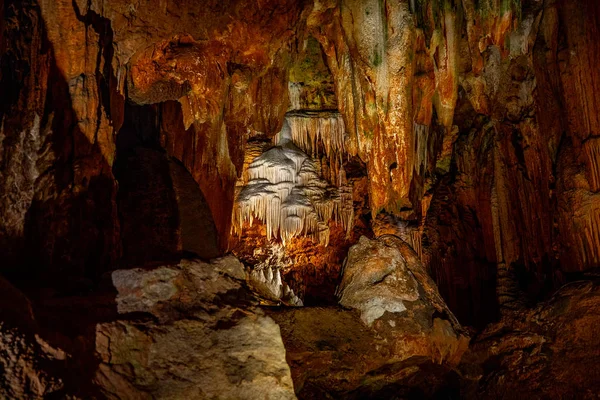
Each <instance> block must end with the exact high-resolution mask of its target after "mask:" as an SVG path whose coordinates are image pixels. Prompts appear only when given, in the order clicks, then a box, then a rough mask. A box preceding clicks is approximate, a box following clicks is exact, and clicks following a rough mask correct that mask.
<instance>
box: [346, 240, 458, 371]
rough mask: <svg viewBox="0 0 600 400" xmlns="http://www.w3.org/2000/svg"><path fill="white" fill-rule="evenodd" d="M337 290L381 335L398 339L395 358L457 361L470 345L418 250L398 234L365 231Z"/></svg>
mask: <svg viewBox="0 0 600 400" xmlns="http://www.w3.org/2000/svg"><path fill="white" fill-rule="evenodd" d="M338 296H339V299H340V301H339V302H340V305H342V306H343V307H347V308H351V309H355V310H358V311H359V313H360V318H361V321H362V322H363V323H364V324H365V325H367V326H368V327H370V328H372V329H373V330H374V331H375V332H376V334H377V335H381V336H383V337H387V338H388V339H389V342H390V343H396V345H394V351H393V353H392V354H393V358H395V359H398V360H401V359H406V358H409V357H412V356H415V355H418V356H426V357H429V358H431V360H432V361H434V362H438V363H443V362H447V363H450V364H456V363H458V361H460V357H461V355H462V353H463V352H464V350H465V349H466V347H467V345H468V338H467V336H466V335H465V334H464V333H463V330H462V328H461V326H460V324H459V323H458V321H457V320H456V318H455V317H454V315H453V314H452V312H451V311H450V310H449V309H448V307H447V306H446V304H445V303H444V301H443V300H442V299H441V297H440V295H439V293H438V292H437V288H436V286H435V284H434V283H433V281H432V280H431V278H430V277H429V276H428V275H427V273H426V272H425V269H424V268H423V265H422V264H421V262H420V261H419V259H418V257H417V255H416V254H415V253H414V251H413V250H412V249H411V248H410V246H408V245H407V244H406V243H405V242H403V241H402V240H401V239H399V238H397V237H395V236H392V235H386V236H382V237H380V238H379V239H376V240H370V239H367V238H366V237H364V236H362V237H361V238H360V240H359V241H358V243H357V244H356V245H354V246H352V247H351V248H350V251H349V252H348V257H347V258H346V261H345V262H344V268H343V272H342V281H341V283H340V285H339V288H338Z"/></svg>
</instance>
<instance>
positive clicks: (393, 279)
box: [269, 236, 469, 399]
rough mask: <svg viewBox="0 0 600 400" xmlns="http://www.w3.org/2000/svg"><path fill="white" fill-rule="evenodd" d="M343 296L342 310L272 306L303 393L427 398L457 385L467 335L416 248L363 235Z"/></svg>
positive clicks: (389, 238) (349, 267)
mask: <svg viewBox="0 0 600 400" xmlns="http://www.w3.org/2000/svg"><path fill="white" fill-rule="evenodd" d="M338 296H339V299H340V305H341V306H342V307H311V308H307V307H303V308H294V309H272V310H270V311H269V315H271V316H272V317H273V319H275V321H277V323H278V324H279V326H280V327H281V332H282V336H283V341H284V343H285V346H286V350H287V358H288V361H289V363H290V367H291V369H292V377H293V379H294V384H295V387H296V392H297V393H298V397H300V398H304V399H313V398H314V399H318V398H388V397H389V396H390V394H389V393H392V392H394V393H397V394H398V393H399V394H402V393H405V394H406V395H407V396H408V395H409V394H410V395H412V396H417V397H419V396H420V397H425V398H427V397H432V396H437V395H444V396H447V395H448V393H450V392H449V391H451V392H452V393H454V391H455V390H458V389H457V385H458V384H457V382H458V377H457V375H456V372H455V371H454V368H455V366H456V365H457V364H458V363H459V361H460V360H461V357H462V355H463V353H464V351H465V350H466V348H467V346H468V343H469V338H468V336H467V335H466V334H465V333H464V331H463V329H462V328H461V326H460V324H459V323H458V322H457V321H456V318H454V316H453V314H452V313H451V312H450V311H449V310H448V308H447V306H446V305H445V303H444V302H443V300H442V299H441V297H440V296H439V293H438V292H437V288H436V286H435V284H434V283H433V282H432V280H431V278H429V276H428V275H427V273H426V272H425V270H424V268H423V266H422V264H421V263H420V261H419V260H418V257H417V255H416V254H415V253H414V251H413V250H412V249H411V248H410V246H408V245H407V244H406V243H404V242H403V241H402V240H400V239H399V238H397V237H394V236H384V237H381V238H379V239H377V240H369V239H367V238H365V237H361V239H360V240H359V242H358V243H357V244H356V245H355V246H353V247H352V248H351V249H350V251H349V253H348V257H347V259H346V261H345V264H344V269H343V276H342V281H341V283H340V285H339V288H338ZM390 391H391V392H390ZM328 396H329V397H328Z"/></svg>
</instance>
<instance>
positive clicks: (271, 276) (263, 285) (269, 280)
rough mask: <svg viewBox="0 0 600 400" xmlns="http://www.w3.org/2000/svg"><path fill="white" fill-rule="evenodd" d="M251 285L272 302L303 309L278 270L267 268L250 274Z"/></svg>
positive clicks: (300, 301)
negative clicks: (280, 302)
mask: <svg viewBox="0 0 600 400" xmlns="http://www.w3.org/2000/svg"><path fill="white" fill-rule="evenodd" d="M250 283H251V284H252V286H253V287H254V288H255V289H256V290H257V291H258V292H259V293H260V294H262V295H263V296H265V297H267V298H269V299H270V300H275V301H282V302H284V303H285V304H287V305H290V306H296V307H301V306H303V305H304V304H303V303H302V300H301V299H300V298H299V297H298V296H296V294H295V293H294V290H293V289H292V288H290V287H289V286H288V285H287V284H286V283H285V282H283V280H282V279H281V271H280V270H279V269H278V268H275V269H274V268H271V267H265V268H261V269H254V270H253V271H252V272H251V273H250Z"/></svg>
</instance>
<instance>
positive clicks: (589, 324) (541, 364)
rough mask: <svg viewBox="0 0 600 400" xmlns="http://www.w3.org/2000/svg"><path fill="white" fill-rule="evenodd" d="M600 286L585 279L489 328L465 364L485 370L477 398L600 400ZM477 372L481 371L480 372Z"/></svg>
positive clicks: (479, 337) (464, 359)
mask: <svg viewBox="0 0 600 400" xmlns="http://www.w3.org/2000/svg"><path fill="white" fill-rule="evenodd" d="M599 301H600V286H599V285H598V282H597V281H592V282H590V281H580V282H574V283H572V284H569V285H567V286H565V287H563V288H561V289H560V290H559V291H558V292H557V293H556V294H555V295H554V296H553V297H552V298H551V299H550V300H549V301H547V302H545V303H543V304H541V305H539V306H538V307H536V308H534V309H533V310H531V311H528V312H522V313H516V314H513V315H511V316H509V317H507V318H504V319H503V320H502V321H501V322H499V323H497V324H492V325H490V326H489V327H487V328H486V329H485V330H484V331H483V332H482V333H481V334H480V335H479V336H478V337H477V338H476V339H475V340H474V342H473V343H472V346H471V348H470V350H469V353H468V355H467V356H465V358H463V362H465V363H466V364H468V363H477V364H478V365H479V369H475V370H473V369H471V370H468V369H467V370H468V371H469V372H467V374H466V376H469V377H470V378H473V377H474V376H477V377H478V378H479V379H478V380H479V384H478V388H477V392H476V393H471V396H473V397H479V398H482V397H483V398H495V399H510V398H581V399H584V398H585V399H596V398H598V393H599V390H600V387H599V386H598V385H599V382H600V375H599V373H600V372H599V370H598V368H596V364H597V362H598V359H599V357H600V338H599V337H598V335H597V334H596V327H597V326H598V322H599V321H600V303H599ZM475 371H476V372H475Z"/></svg>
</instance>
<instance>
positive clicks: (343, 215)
mask: <svg viewBox="0 0 600 400" xmlns="http://www.w3.org/2000/svg"><path fill="white" fill-rule="evenodd" d="M291 136H292V135H291V131H290V127H289V125H288V124H287V123H284V127H283V129H282V132H281V133H280V140H279V145H278V146H275V147H272V148H271V149H269V150H267V151H265V152H264V153H262V154H261V155H260V156H258V157H256V158H254V160H253V161H252V162H250V163H249V164H248V168H247V175H246V176H247V179H246V180H243V182H242V186H239V187H238V190H237V191H238V194H237V200H236V204H235V207H234V215H233V229H234V230H235V231H236V233H238V234H239V235H241V234H242V228H243V225H244V223H249V224H250V226H252V223H253V221H254V219H255V218H256V219H258V220H260V221H262V222H263V223H264V224H265V225H266V229H267V239H269V240H271V239H273V238H280V239H281V240H282V241H283V242H284V243H285V242H287V241H289V239H291V238H293V237H295V236H301V235H303V236H310V237H312V238H313V239H314V240H316V241H318V242H319V243H321V244H323V245H325V246H326V245H327V244H328V243H329V225H328V223H329V221H330V220H332V219H333V220H335V221H337V222H339V223H341V224H342V226H343V227H344V228H345V229H346V230H347V231H349V230H350V229H351V225H352V221H353V219H354V210H353V206H352V190H351V189H350V188H348V187H342V188H334V187H332V186H330V185H329V184H328V183H327V182H326V181H325V180H323V179H322V178H321V177H320V176H321V173H320V168H319V165H318V164H317V163H315V162H314V161H313V160H312V159H311V158H310V157H308V156H307V155H306V153H304V152H303V151H301V150H300V149H299V148H298V147H296V146H295V145H294V144H293V143H292V141H291V140H290V139H291ZM250 154H252V153H250Z"/></svg>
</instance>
